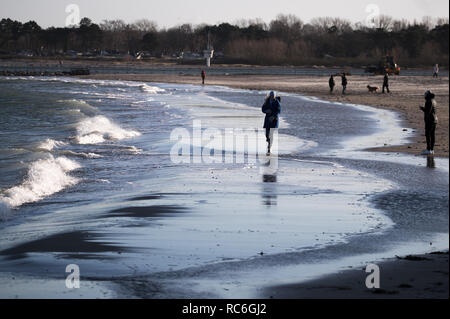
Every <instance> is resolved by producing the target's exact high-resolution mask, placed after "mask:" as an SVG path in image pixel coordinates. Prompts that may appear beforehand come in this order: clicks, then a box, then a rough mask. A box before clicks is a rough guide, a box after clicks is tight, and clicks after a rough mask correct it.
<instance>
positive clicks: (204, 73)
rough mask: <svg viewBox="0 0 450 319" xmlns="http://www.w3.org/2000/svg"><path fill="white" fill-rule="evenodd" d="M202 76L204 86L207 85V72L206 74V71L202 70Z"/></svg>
mask: <svg viewBox="0 0 450 319" xmlns="http://www.w3.org/2000/svg"><path fill="white" fill-rule="evenodd" d="M201 76H202V84H203V85H205V79H206V72H205V70H202V73H201Z"/></svg>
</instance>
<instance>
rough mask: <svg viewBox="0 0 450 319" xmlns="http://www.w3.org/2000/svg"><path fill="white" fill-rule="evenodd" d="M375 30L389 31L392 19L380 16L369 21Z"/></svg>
mask: <svg viewBox="0 0 450 319" xmlns="http://www.w3.org/2000/svg"><path fill="white" fill-rule="evenodd" d="M371 22H372V23H373V24H374V26H375V28H377V29H380V30H383V31H391V30H392V24H393V22H394V19H393V18H392V17H391V16H388V15H384V14H380V15H379V16H377V17H375V18H373V19H372V21H371Z"/></svg>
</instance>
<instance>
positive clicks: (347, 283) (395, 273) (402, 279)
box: [261, 252, 448, 299]
mask: <svg viewBox="0 0 450 319" xmlns="http://www.w3.org/2000/svg"><path fill="white" fill-rule="evenodd" d="M378 266H379V267H380V288H379V289H368V288H367V287H366V284H365V281H366V277H367V276H368V275H369V274H368V273H366V269H365V268H357V269H352V270H347V271H343V272H340V273H338V274H334V275H329V276H326V277H323V278H320V279H317V280H313V281H309V282H304V283H300V284H292V285H283V286H274V287H269V288H267V289H265V290H264V291H263V292H262V294H261V297H262V298H274V299H346V298H350V299H387V298H388V299H392V298H395V299H448V252H436V253H431V254H426V255H417V256H403V257H397V258H396V259H393V260H388V261H384V262H382V263H380V264H378Z"/></svg>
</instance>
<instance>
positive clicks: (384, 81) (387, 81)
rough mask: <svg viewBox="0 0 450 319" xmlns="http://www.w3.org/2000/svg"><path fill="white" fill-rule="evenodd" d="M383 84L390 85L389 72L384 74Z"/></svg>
mask: <svg viewBox="0 0 450 319" xmlns="http://www.w3.org/2000/svg"><path fill="white" fill-rule="evenodd" d="M383 85H384V86H389V77H388V76H387V74H386V75H385V76H384V79H383Z"/></svg>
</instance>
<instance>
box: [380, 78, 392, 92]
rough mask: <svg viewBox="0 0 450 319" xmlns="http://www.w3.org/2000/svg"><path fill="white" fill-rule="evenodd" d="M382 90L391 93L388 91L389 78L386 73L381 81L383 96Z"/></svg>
mask: <svg viewBox="0 0 450 319" xmlns="http://www.w3.org/2000/svg"><path fill="white" fill-rule="evenodd" d="M384 89H386V90H387V92H388V93H391V91H389V76H388V74H387V73H385V74H384V79H383V92H382V93H383V94H384Z"/></svg>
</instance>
